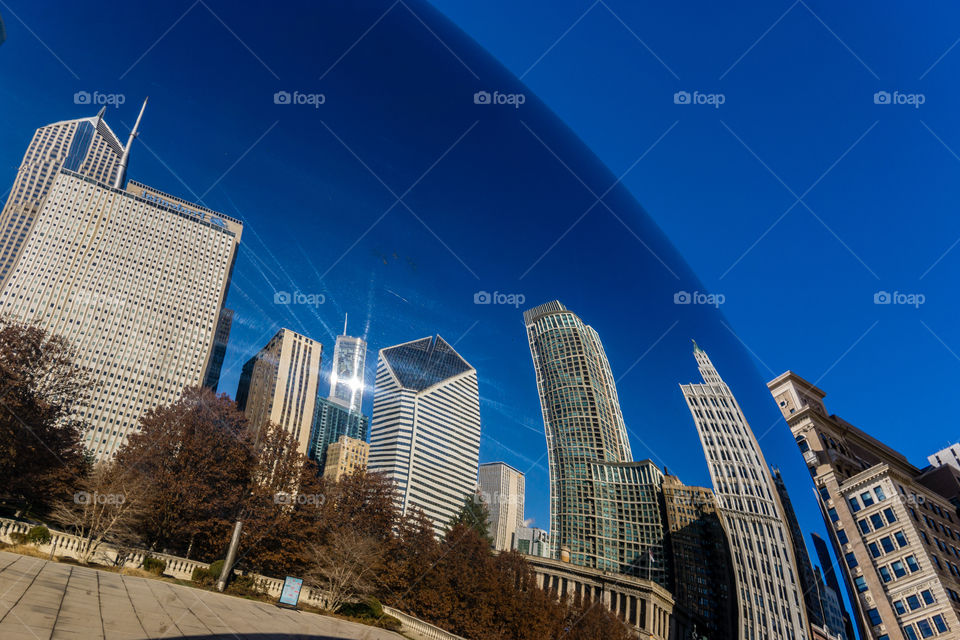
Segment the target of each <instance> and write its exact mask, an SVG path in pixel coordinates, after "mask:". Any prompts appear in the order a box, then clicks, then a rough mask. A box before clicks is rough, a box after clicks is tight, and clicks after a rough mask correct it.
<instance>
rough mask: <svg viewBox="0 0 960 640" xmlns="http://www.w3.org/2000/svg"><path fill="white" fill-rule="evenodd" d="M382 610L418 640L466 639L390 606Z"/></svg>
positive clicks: (402, 629)
mask: <svg viewBox="0 0 960 640" xmlns="http://www.w3.org/2000/svg"><path fill="white" fill-rule="evenodd" d="M383 612H384V613H386V614H387V615H389V616H393V617H394V618H396V619H397V620H399V621H400V624H401V625H402V626H401V629H400V630H401V631H406V632H412V633H413V634H414V635H416V636H417V637H418V638H419V640H466V638H464V637H462V636H458V635H454V634H452V633H450V632H449V631H444V630H443V629H441V628H440V627H435V626H433V625H432V624H430V623H429V622H424V621H423V620H420V619H418V618H414V617H413V616H408V615H407V614H405V613H404V612H402V611H397V610H396V609H394V608H392V607H384V608H383Z"/></svg>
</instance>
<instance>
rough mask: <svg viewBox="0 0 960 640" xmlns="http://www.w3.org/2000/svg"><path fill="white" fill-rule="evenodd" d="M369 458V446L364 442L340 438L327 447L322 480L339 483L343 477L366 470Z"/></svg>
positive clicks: (344, 437)
mask: <svg viewBox="0 0 960 640" xmlns="http://www.w3.org/2000/svg"><path fill="white" fill-rule="evenodd" d="M369 456H370V445H369V444H367V443H366V441H364V440H358V439H357V438H351V437H349V436H340V438H339V439H338V440H337V441H336V442H334V443H333V444H331V445H330V446H329V447H327V464H326V466H325V467H324V469H323V479H324V480H328V481H330V482H339V481H340V478H342V477H344V476H348V475H350V474H352V473H354V472H355V471H359V470H363V469H366V468H367V459H368V458H369Z"/></svg>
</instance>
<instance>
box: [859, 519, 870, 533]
mask: <svg viewBox="0 0 960 640" xmlns="http://www.w3.org/2000/svg"><path fill="white" fill-rule="evenodd" d="M857 524H858V525H859V526H860V531H862V532H863V533H870V525H869V524H868V523H867V521H866V520H864V519H863V518H861V519H859V520H857Z"/></svg>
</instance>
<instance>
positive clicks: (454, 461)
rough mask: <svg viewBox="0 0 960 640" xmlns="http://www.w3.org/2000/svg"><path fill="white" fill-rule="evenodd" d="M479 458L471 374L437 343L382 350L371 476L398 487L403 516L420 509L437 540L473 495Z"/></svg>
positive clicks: (476, 399) (471, 370)
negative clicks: (379, 474)
mask: <svg viewBox="0 0 960 640" xmlns="http://www.w3.org/2000/svg"><path fill="white" fill-rule="evenodd" d="M479 456H480V393H479V389H478V386H477V371H476V369H474V368H473V367H472V366H470V364H469V363H468V362H467V361H466V360H464V359H463V358H462V357H461V356H460V354H458V353H457V352H456V351H455V350H454V349H453V347H451V346H450V345H449V344H448V343H447V342H446V341H445V340H444V339H443V338H441V337H440V336H435V337H432V338H431V337H427V338H422V339H420V340H413V341H411V342H406V343H404V344H400V345H396V346H393V347H387V348H385V349H381V350H380V354H379V358H378V360H377V379H376V384H375V387H374V393H373V420H372V422H371V425H370V461H369V469H370V471H371V472H378V473H384V474H385V475H386V476H387V477H388V478H389V479H391V480H392V481H393V482H394V483H396V486H397V490H398V493H397V506H398V507H399V509H400V511H401V513H402V514H407V513H408V512H410V511H411V510H412V509H413V508H414V507H416V508H418V509H420V510H421V511H423V513H424V515H425V516H426V517H427V518H429V519H430V520H431V522H432V523H433V527H434V531H435V532H436V533H437V535H442V534H443V532H444V531H445V529H446V527H447V525H448V524H449V522H450V521H451V520H452V519H453V516H454V515H455V514H456V513H457V512H458V511H459V510H460V507H461V506H462V505H463V503H464V500H466V498H467V497H469V496H473V495H474V494H475V492H476V487H477V466H478V463H479Z"/></svg>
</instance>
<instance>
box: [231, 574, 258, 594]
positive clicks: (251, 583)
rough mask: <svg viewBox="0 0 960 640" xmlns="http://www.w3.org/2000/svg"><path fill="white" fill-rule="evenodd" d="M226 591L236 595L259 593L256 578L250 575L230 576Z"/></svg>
mask: <svg viewBox="0 0 960 640" xmlns="http://www.w3.org/2000/svg"><path fill="white" fill-rule="evenodd" d="M226 591H227V593H232V594H234V595H238V596H255V595H259V594H260V593H261V591H260V589H259V588H258V587H257V580H256V578H254V577H253V576H250V575H246V576H233V577H231V578H230V584H228V585H227V589H226Z"/></svg>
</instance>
